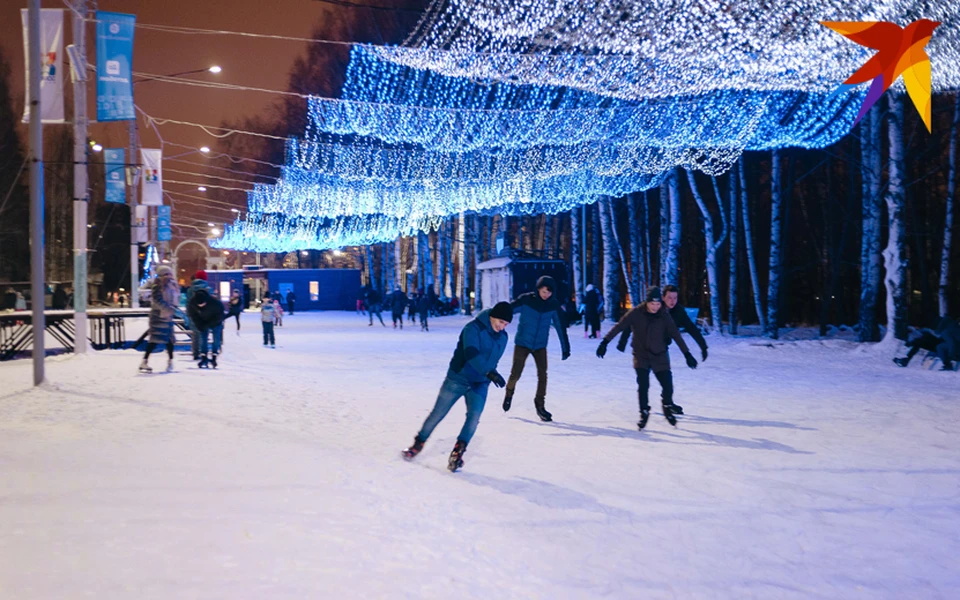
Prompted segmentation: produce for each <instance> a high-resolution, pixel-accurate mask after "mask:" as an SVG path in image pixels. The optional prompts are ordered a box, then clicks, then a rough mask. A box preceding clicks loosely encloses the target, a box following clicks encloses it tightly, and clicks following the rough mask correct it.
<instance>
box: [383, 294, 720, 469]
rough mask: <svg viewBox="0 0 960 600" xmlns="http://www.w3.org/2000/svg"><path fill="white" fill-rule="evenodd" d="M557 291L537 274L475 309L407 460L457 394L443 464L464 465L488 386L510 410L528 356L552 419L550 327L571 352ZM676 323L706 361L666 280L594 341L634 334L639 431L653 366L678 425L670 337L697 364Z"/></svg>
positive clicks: (539, 400) (542, 411)
mask: <svg viewBox="0 0 960 600" xmlns="http://www.w3.org/2000/svg"><path fill="white" fill-rule="evenodd" d="M591 291H595V290H594V288H593V286H592V285H591V286H589V287H588V288H587V294H589V293H590V292H591ZM555 292H556V282H555V281H554V280H553V278H551V277H549V276H544V277H541V278H540V279H538V280H537V283H536V291H533V292H528V293H525V294H521V295H520V296H518V297H517V298H516V299H515V300H514V301H513V302H498V303H497V304H496V305H495V306H494V307H493V308H490V309H487V310H483V311H481V312H480V313H479V314H477V316H476V318H475V319H473V320H472V321H470V322H469V323H467V324H466V325H465V326H464V327H463V329H462V330H461V331H460V337H459V339H458V341H457V346H456V348H455V350H454V352H453V357H452V358H451V359H450V365H449V367H448V368H447V373H446V377H445V378H444V380H443V383H442V384H441V386H440V393H439V394H438V396H437V400H436V403H435V404H434V406H433V410H431V411H430V414H429V415H427V418H426V420H425V421H424V422H423V426H422V427H421V428H420V431H419V432H418V433H417V435H416V436H415V437H414V439H413V444H412V445H411V446H410V447H409V448H407V449H406V450H404V451H403V452H402V455H403V457H404V458H405V459H406V460H412V459H413V458H414V457H416V456H417V455H418V454H419V453H420V451H421V450H423V447H424V444H425V443H426V442H427V440H428V439H429V438H430V434H431V433H433V430H434V428H436V426H437V425H438V424H439V423H440V421H442V420H443V418H444V417H446V415H447V413H448V412H449V411H450V409H451V408H452V407H453V405H454V404H456V402H457V401H458V400H459V399H460V398H464V400H465V402H466V405H467V415H466V420H465V421H464V424H463V427H462V428H461V430H460V433H459V435H458V436H457V441H456V444H455V445H454V447H453V450H452V451H451V453H450V457H449V460H448V463H447V467H448V468H449V469H450V470H451V471H457V470H458V469H460V468H461V467H462V466H463V455H464V453H465V452H466V450H467V446H468V445H469V443H470V440H471V439H472V438H473V435H474V433H475V432H476V430H477V425H478V423H479V422H480V415H481V414H482V413H483V409H484V406H485V405H486V400H487V391H488V389H489V387H490V384H491V383H492V384H493V385H495V386H496V387H498V388H506V392H505V394H504V398H503V410H504V411H505V412H506V411H509V410H510V408H511V407H512V404H513V396H514V391H515V389H516V385H517V382H518V381H519V380H520V377H521V375H522V374H523V369H524V366H525V364H526V361H527V358H528V357H529V356H531V355H533V359H534V363H535V364H536V367H537V390H536V394H535V395H534V399H533V404H534V409H535V410H536V412H537V416H538V417H540V419H541V420H542V421H546V422H549V421H552V420H553V415H552V414H551V413H550V412H549V411H547V409H546V395H547V342H548V340H549V337H550V329H551V328H552V329H554V330H555V331H556V333H557V336H558V337H559V340H560V351H561V360H566V359H567V358H569V357H570V341H569V339H568V337H567V327H566V324H565V323H563V319H562V316H561V312H562V311H563V310H564V309H563V308H562V307H561V303H560V301H559V300H558V299H557V298H556V297H555ZM598 295H599V294H598ZM516 314H519V316H520V322H519V325H518V327H517V333H516V337H515V341H514V349H513V364H512V366H511V369H510V375H509V377H508V378H507V379H504V377H503V375H502V374H500V372H499V371H497V364H498V363H499V361H500V358H501V357H502V356H503V353H504V351H505V350H506V348H507V340H508V335H507V332H506V329H507V326H508V325H509V324H510V323H511V322H512V321H513V318H514V315H516ZM585 316H587V315H585ZM588 324H590V323H589V317H588ZM681 329H684V330H686V331H687V332H688V333H690V334H691V335H692V336H693V337H694V339H695V340H696V342H697V344H698V345H699V346H700V351H701V360H706V359H707V343H706V341H705V340H704V339H703V335H702V334H701V333H700V331H699V329H698V328H697V327H696V326H695V325H694V324H693V323H692V322H691V320H690V318H689V316H688V315H687V313H686V310H685V309H684V307H683V306H681V305H680V304H679V302H678V291H677V288H676V287H675V286H672V285H668V286H665V287H664V288H663V290H661V289H660V288H657V287H653V288H650V290H649V291H648V292H647V294H646V298H645V300H644V302H643V303H641V304H640V305H639V306H637V307H635V308H633V309H632V310H630V311H629V312H628V313H627V314H625V315H624V316H623V317H622V318H621V319H620V321H619V322H618V323H617V324H616V325H615V326H614V327H613V328H612V329H611V330H610V331H608V332H607V334H606V335H605V336H603V338H602V339H601V341H600V345H599V346H598V347H597V351H596V354H597V357H599V358H603V357H604V356H605V355H606V353H607V345H608V344H609V343H610V342H611V341H612V340H613V339H614V338H616V337H617V336H618V335H620V336H621V337H620V340H619V343H618V345H617V347H618V349H619V350H620V351H621V352H623V351H624V350H625V349H626V345H627V343H628V341H629V339H630V337H631V336H632V339H633V341H632V344H631V346H632V349H633V367H634V370H635V371H636V374H637V393H638V400H639V406H640V419H639V421H638V422H637V427H638V429H640V430H643V429H644V427H646V426H647V421H648V420H649V417H650V401H649V397H648V396H649V388H650V373H651V371H652V372H653V374H654V376H655V377H656V378H657V381H659V382H660V386H661V389H662V395H661V404H662V407H663V416H664V418H666V420H667V422H668V423H670V425H673V426H676V424H677V417H676V415H682V414H683V409H682V407H680V406H679V405H677V404H675V403H674V402H673V374H672V372H671V370H670V355H669V353H668V348H669V346H670V343H671V341H675V342H676V343H677V346H678V347H679V348H680V350H681V351H682V352H683V356H684V359H685V361H686V363H687V366H688V367H690V368H691V369H696V368H697V364H698V363H697V359H696V358H694V356H693V354H691V353H690V350H689V348H688V347H687V345H686V343H685V342H684V340H683V338H682V337H681V335H680V331H681ZM598 331H599V323H597V326H596V328H594V333H593V334H592V335H591V337H594V338H595V337H597V335H598V334H597V332H598Z"/></svg>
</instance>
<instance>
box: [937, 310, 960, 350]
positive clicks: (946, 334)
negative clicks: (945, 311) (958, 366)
mask: <svg viewBox="0 0 960 600" xmlns="http://www.w3.org/2000/svg"><path fill="white" fill-rule="evenodd" d="M936 333H937V335H938V336H939V337H940V338H941V339H942V340H943V343H945V344H946V345H947V355H948V356H950V358H951V359H952V360H960V324H958V323H957V322H956V321H954V320H953V319H951V318H950V317H943V318H942V319H940V324H939V325H937V332H936Z"/></svg>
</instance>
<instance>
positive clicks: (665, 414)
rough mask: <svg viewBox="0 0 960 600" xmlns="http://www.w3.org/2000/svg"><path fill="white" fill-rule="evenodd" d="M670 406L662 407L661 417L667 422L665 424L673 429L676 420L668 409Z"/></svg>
mask: <svg viewBox="0 0 960 600" xmlns="http://www.w3.org/2000/svg"><path fill="white" fill-rule="evenodd" d="M671 406H672V404H664V405H663V417H664V418H665V419H666V420H667V423H670V424H671V425H673V426H674V427H676V426H677V418H676V417H675V416H673V410H672V409H671V408H670V407H671Z"/></svg>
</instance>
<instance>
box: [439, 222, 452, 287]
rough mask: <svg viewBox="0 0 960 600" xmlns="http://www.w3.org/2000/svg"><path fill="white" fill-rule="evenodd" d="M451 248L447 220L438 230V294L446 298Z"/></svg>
mask: <svg viewBox="0 0 960 600" xmlns="http://www.w3.org/2000/svg"><path fill="white" fill-rule="evenodd" d="M449 246H450V240H449V239H448V238H447V219H445V220H443V221H441V222H440V227H439V228H437V283H438V284H439V285H438V288H439V289H438V290H437V294H438V295H440V296H445V295H446V294H447V292H446V289H447V253H448V252H449V251H448V247H449Z"/></svg>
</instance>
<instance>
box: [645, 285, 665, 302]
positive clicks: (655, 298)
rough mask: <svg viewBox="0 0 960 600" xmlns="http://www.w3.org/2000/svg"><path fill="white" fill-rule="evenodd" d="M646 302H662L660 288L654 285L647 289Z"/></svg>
mask: <svg viewBox="0 0 960 600" xmlns="http://www.w3.org/2000/svg"><path fill="white" fill-rule="evenodd" d="M647 302H663V296H661V295H660V288H658V287H656V286H654V287H652V288H650V289H649V290H647Z"/></svg>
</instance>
